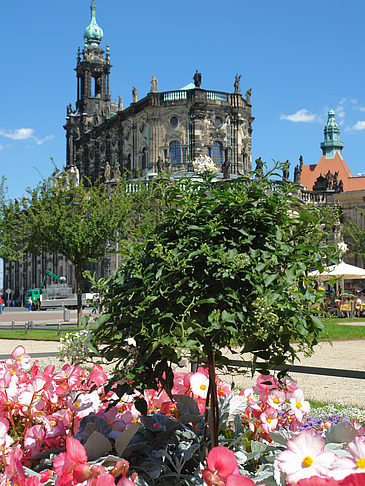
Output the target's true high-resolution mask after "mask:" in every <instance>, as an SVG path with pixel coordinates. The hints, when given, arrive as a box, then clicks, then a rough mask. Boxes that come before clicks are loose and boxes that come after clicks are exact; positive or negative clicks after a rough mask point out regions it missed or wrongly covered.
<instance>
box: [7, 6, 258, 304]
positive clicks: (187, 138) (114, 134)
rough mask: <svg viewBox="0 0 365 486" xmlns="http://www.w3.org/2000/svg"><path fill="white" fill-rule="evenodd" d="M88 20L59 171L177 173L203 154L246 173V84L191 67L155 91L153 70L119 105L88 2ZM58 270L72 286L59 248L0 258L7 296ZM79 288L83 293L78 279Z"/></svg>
mask: <svg viewBox="0 0 365 486" xmlns="http://www.w3.org/2000/svg"><path fill="white" fill-rule="evenodd" d="M90 10H91V19H90V23H89V25H88V26H87V27H86V29H85V31H84V47H83V49H82V51H80V49H79V50H78V55H77V64H76V68H75V71H76V82H77V99H76V103H75V107H73V106H72V104H71V103H70V104H69V105H67V116H66V123H65V125H64V128H65V130H66V169H67V170H70V172H73V173H74V174H75V177H83V176H86V177H88V178H89V179H90V180H91V181H96V180H100V181H105V182H109V181H110V182H113V181H115V180H117V179H118V178H119V177H120V176H121V174H123V173H127V174H130V176H131V177H137V176H138V177H142V178H143V179H145V180H148V179H150V178H152V177H153V176H154V175H156V174H158V172H159V171H162V170H165V171H168V172H170V173H172V174H174V175H175V176H176V177H179V176H186V175H189V174H192V173H193V169H192V161H193V160H194V158H195V157H197V156H199V155H204V154H206V155H209V156H210V157H211V158H212V159H213V161H214V162H215V164H216V165H217V166H218V167H219V168H220V169H221V173H220V174H217V177H218V178H219V177H225V178H228V177H232V178H234V177H238V176H239V175H250V173H251V163H252V160H251V133H252V127H251V125H252V122H253V120H254V118H253V117H252V115H251V102H250V97H251V89H248V90H247V91H246V93H245V96H242V94H241V90H240V77H241V76H239V75H236V77H235V79H234V85H233V90H232V92H230V93H227V92H222V91H211V90H205V89H203V87H202V75H201V74H200V73H199V72H198V71H196V73H195V74H194V76H193V82H192V83H190V84H188V85H187V86H185V87H183V88H182V89H178V90H172V91H167V92H159V91H158V80H157V79H156V78H155V77H154V76H152V81H151V88H150V92H149V93H147V94H146V96H144V97H142V98H141V99H138V93H137V90H136V88H134V87H133V89H132V99H133V102H132V103H131V105H130V106H128V107H124V105H123V99H122V97H121V96H119V98H118V102H115V101H113V100H112V99H111V93H110V71H111V67H112V66H111V63H110V50H109V46H108V44H107V45H106V47H105V49H103V48H102V47H101V41H102V38H103V31H102V29H101V27H99V25H98V23H97V21H96V5H95V2H94V0H92V3H91V6H90ZM117 266H118V261H117V260H116V257H115V255H114V256H113V257H112V258H105V259H104V260H103V261H101V262H100V263H98V264H96V265H95V267H93V268H92V271H96V274H97V276H99V277H105V276H107V275H109V274H110V273H111V272H113V271H114V270H115V268H116V267H117ZM46 270H51V271H52V272H53V273H54V274H56V275H58V276H61V275H62V276H65V277H66V281H67V283H68V285H70V286H71V287H73V288H75V276H74V271H73V267H72V266H71V265H70V264H69V263H68V261H67V260H66V259H65V258H64V257H63V255H61V254H51V253H48V252H42V254H41V255H28V256H27V258H26V259H24V261H22V262H20V261H19V262H10V261H5V262H4V289H11V291H12V292H11V299H14V300H15V299H18V300H19V301H20V300H23V296H24V293H25V291H26V290H27V289H31V288H39V287H40V285H41V282H42V280H43V278H44V275H45V271H46ZM84 291H88V285H87V282H85V287H84Z"/></svg>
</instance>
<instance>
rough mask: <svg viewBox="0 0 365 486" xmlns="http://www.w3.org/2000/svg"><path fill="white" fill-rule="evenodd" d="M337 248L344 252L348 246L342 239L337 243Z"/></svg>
mask: <svg viewBox="0 0 365 486" xmlns="http://www.w3.org/2000/svg"><path fill="white" fill-rule="evenodd" d="M337 248H338V249H339V250H340V251H341V252H345V251H347V250H348V249H349V247H348V246H347V245H346V243H345V242H344V241H339V242H338V243H337Z"/></svg>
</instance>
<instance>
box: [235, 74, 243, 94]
mask: <svg viewBox="0 0 365 486" xmlns="http://www.w3.org/2000/svg"><path fill="white" fill-rule="evenodd" d="M241 78H242V74H236V76H235V78H234V84H233V87H234V92H235V93H241V90H240V80H241Z"/></svg>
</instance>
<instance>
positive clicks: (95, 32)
mask: <svg viewBox="0 0 365 486" xmlns="http://www.w3.org/2000/svg"><path fill="white" fill-rule="evenodd" d="M90 10H91V20H90V24H89V25H88V26H87V27H86V29H85V32H84V40H85V46H84V47H85V48H86V49H87V48H88V47H97V46H99V44H100V41H101V39H102V38H103V30H102V29H101V28H100V27H99V26H98V24H97V23H96V15H95V11H96V7H95V2H94V0H92V2H91V5H90Z"/></svg>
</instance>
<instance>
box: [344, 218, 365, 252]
mask: <svg viewBox="0 0 365 486" xmlns="http://www.w3.org/2000/svg"><path fill="white" fill-rule="evenodd" d="M358 211H359V212H360V214H361V217H362V218H365V212H364V211H361V210H360V209H358ZM344 233H345V235H346V236H347V237H348V239H349V244H350V248H351V250H352V251H353V252H354V253H356V255H359V256H361V257H362V258H364V259H365V228H364V227H361V225H360V224H358V223H357V222H355V221H347V223H346V225H345V227H344Z"/></svg>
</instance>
